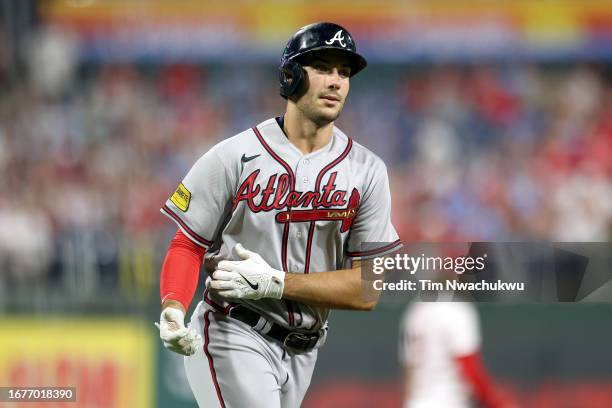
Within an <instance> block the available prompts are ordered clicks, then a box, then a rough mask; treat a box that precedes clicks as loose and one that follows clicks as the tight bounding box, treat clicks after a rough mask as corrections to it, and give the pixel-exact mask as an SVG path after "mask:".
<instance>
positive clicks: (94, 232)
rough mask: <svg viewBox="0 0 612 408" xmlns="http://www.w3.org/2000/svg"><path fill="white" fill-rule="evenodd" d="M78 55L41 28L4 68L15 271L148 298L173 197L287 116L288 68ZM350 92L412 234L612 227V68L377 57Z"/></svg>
mask: <svg viewBox="0 0 612 408" xmlns="http://www.w3.org/2000/svg"><path fill="white" fill-rule="evenodd" d="M279 53H280V48H279ZM71 55H72V54H71V49H70V41H69V40H68V39H66V38H62V37H61V36H58V35H57V34H56V33H53V32H49V33H45V32H43V33H42V34H40V36H39V37H38V38H37V39H36V41H33V42H32V43H31V49H29V50H28V53H27V58H25V59H24V61H25V62H24V66H23V70H21V71H20V72H19V73H18V74H14V73H11V72H10V71H9V70H8V69H7V67H8V66H9V65H8V64H7V63H6V62H7V57H6V55H5V56H4V62H5V63H4V64H0V66H2V67H4V69H3V70H2V71H0V174H2V177H0V225H2V228H0V263H1V265H0V267H1V268H2V270H3V271H5V272H7V275H6V279H8V281H10V280H11V279H13V280H16V281H24V280H25V281H28V282H31V281H33V280H36V281H41V280H42V281H47V282H49V283H51V284H53V283H54V282H59V283H58V284H63V285H68V286H71V287H73V288H74V291H75V293H78V294H80V295H81V296H85V297H86V296H89V295H90V294H91V293H95V292H96V291H98V290H99V288H100V287H108V288H116V287H117V286H120V287H123V288H125V289H126V292H125V293H131V294H132V296H133V294H134V293H139V292H138V288H141V289H142V295H143V296H145V297H146V296H151V294H154V293H155V286H156V282H157V275H158V273H159V271H158V268H159V265H160V263H161V260H162V258H163V255H164V253H165V248H166V246H167V243H168V239H169V237H170V236H171V234H172V232H173V230H174V228H175V227H174V224H172V223H170V222H169V221H168V220H167V219H166V218H165V217H163V216H162V215H161V214H160V213H159V208H160V206H161V205H163V203H164V202H165V200H166V198H167V197H168V196H169V195H170V194H171V193H172V192H173V190H174V189H175V187H176V185H177V183H178V182H179V181H180V180H181V179H182V177H183V176H184V174H185V173H186V172H187V170H188V169H189V168H190V167H191V165H192V164H193V163H194V161H195V160H196V159H197V158H198V157H199V156H200V155H202V154H203V153H205V152H206V151H207V150H208V149H209V148H210V147H211V146H212V145H214V144H215V143H217V142H218V141H220V140H222V139H224V138H227V137H230V136H232V135H234V134H236V133H238V132H240V131H242V130H244V129H246V128H248V127H250V126H252V125H254V124H256V123H259V122H261V121H263V120H265V119H267V118H269V117H271V116H275V115H280V114H282V112H283V110H284V100H283V99H282V98H281V97H280V96H279V95H278V92H277V88H278V83H277V80H276V75H277V71H276V67H275V66H274V65H271V64H267V63H251V64H247V65H244V64H240V65H237V64H231V63H226V64H197V65H195V64H191V65H185V64H137V63H129V64H79V63H77V62H76V60H75V59H74V58H73V57H71ZM245 72H247V73H248V74H245ZM351 89H352V91H351V94H350V95H349V98H348V102H347V105H346V106H345V110H344V112H343V113H342V116H341V118H340V119H339V121H338V122H337V124H338V126H339V127H340V128H341V129H343V130H344V131H345V132H346V133H347V134H348V135H350V136H351V137H353V138H354V139H355V140H356V141H357V142H360V143H362V144H364V145H365V146H367V147H368V148H370V149H371V150H373V151H374V152H375V153H377V154H378V155H379V156H381V157H382V158H383V160H384V161H385V162H386V163H387V166H388V171H389V175H390V179H391V184H392V185H391V189H392V195H393V221H394V224H395V226H396V228H397V230H398V233H399V235H400V237H401V239H402V240H403V241H406V242H419V241H424V242H436V241H514V240H527V239H544V240H553V241H606V240H609V239H610V237H611V235H612V182H611V181H612V69H611V68H610V66H609V65H602V64H586V63H572V64H535V63H525V62H523V63H520V62H515V63H511V64H510V63H509V64H503V63H499V64H454V65H444V64H439V65H438V64H372V65H371V66H370V67H369V68H368V69H367V70H365V71H364V72H363V73H362V74H360V75H358V76H356V77H355V78H353V79H352V80H351ZM6 279H5V281H6ZM135 289H136V290H135Z"/></svg>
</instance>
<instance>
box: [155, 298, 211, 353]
mask: <svg viewBox="0 0 612 408" xmlns="http://www.w3.org/2000/svg"><path fill="white" fill-rule="evenodd" d="M184 322H185V315H184V313H183V312H182V311H181V310H180V309H177V308H175V307H167V308H165V309H164V310H162V312H161V316H160V317H159V323H155V326H157V328H158V329H159V337H160V338H161V339H162V342H163V343H164V347H166V348H167V349H168V350H170V351H174V352H175V353H178V354H182V355H184V356H191V355H193V354H194V353H195V352H196V351H197V350H198V348H199V347H201V345H202V336H200V335H199V334H198V333H196V331H195V330H194V329H188V328H186V327H185V323H184Z"/></svg>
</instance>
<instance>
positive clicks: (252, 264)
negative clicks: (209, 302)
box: [210, 244, 285, 299]
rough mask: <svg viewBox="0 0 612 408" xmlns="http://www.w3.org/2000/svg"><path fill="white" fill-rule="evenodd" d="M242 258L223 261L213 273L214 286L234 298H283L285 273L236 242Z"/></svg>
mask: <svg viewBox="0 0 612 408" xmlns="http://www.w3.org/2000/svg"><path fill="white" fill-rule="evenodd" d="M236 253H237V254H238V256H239V257H240V258H242V259H243V260H242V261H221V262H219V264H218V265H217V269H216V270H215V271H214V272H213V274H212V280H211V282H210V287H211V288H213V289H214V290H215V291H217V293H219V295H221V296H223V297H226V298H234V299H261V298H273V299H280V298H281V297H282V295H283V290H284V288H285V272H282V271H279V270H276V269H274V268H272V267H271V266H270V265H268V263H267V262H266V261H264V260H263V258H262V257H261V256H260V255H259V254H257V253H255V252H253V251H249V250H248V249H245V248H244V247H243V246H242V245H241V244H236Z"/></svg>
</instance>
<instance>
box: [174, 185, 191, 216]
mask: <svg viewBox="0 0 612 408" xmlns="http://www.w3.org/2000/svg"><path fill="white" fill-rule="evenodd" d="M170 201H172V202H173V203H174V205H176V206H177V207H178V208H179V210H181V211H183V212H185V211H187V209H188V208H189V201H191V192H190V191H189V190H187V187H185V185H183V183H181V184H179V186H178V187H177V188H176V191H175V192H174V194H172V197H170Z"/></svg>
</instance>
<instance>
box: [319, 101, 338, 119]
mask: <svg viewBox="0 0 612 408" xmlns="http://www.w3.org/2000/svg"><path fill="white" fill-rule="evenodd" d="M340 112H342V104H341V103H339V104H338V105H337V106H333V107H330V106H323V107H320V108H319V109H318V112H317V114H318V115H317V116H318V117H319V119H320V122H327V123H329V122H333V121H335V120H336V119H338V116H340Z"/></svg>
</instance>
